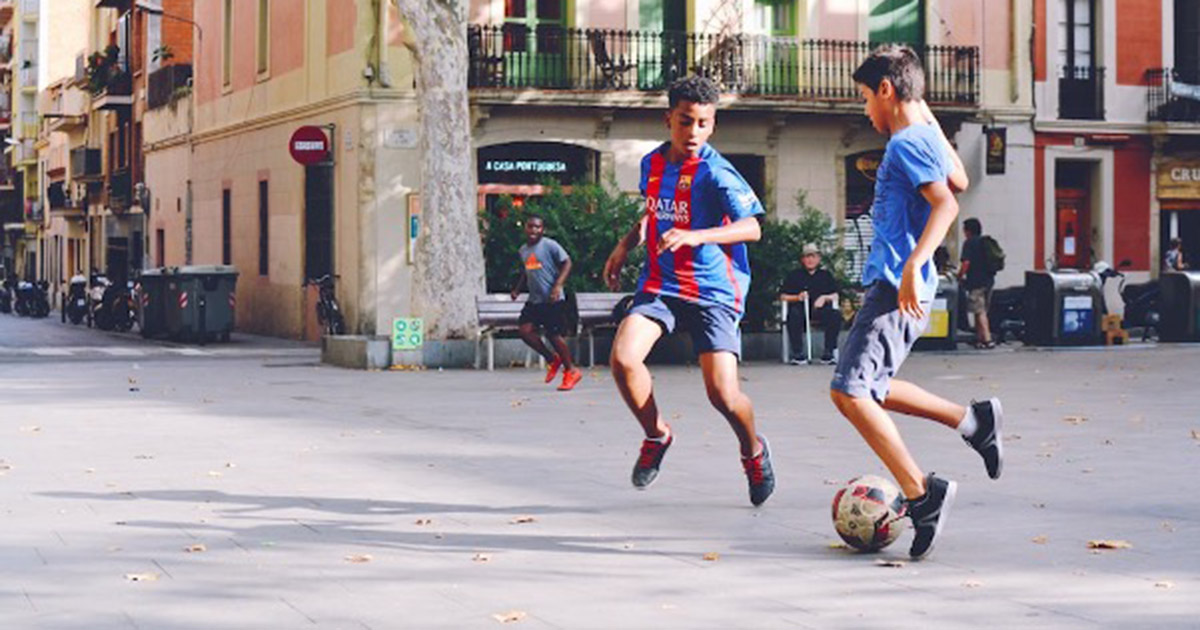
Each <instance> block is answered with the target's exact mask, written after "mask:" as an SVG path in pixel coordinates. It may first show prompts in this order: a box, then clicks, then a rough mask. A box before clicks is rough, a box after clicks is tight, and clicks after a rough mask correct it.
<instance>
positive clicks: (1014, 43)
mask: <svg viewBox="0 0 1200 630" xmlns="http://www.w3.org/2000/svg"><path fill="white" fill-rule="evenodd" d="M1020 4H1021V0H1012V2H1010V3H1009V7H1008V21H1009V24H1008V29H1009V32H1010V33H1011V35H1010V37H1011V41H1010V42H1009V46H1008V98H1009V100H1010V101H1011V102H1013V103H1016V102H1017V101H1018V100H1020V99H1021V77H1020V76H1019V75H1020V73H1021V61H1020V60H1021V34H1020V32H1019V31H1018V26H1019V25H1020V23H1021V18H1020V16H1019V15H1018V14H1017V9H1018V8H1019V7H1018V5H1020ZM1031 61H1032V60H1031ZM1031 67H1032V64H1031Z"/></svg>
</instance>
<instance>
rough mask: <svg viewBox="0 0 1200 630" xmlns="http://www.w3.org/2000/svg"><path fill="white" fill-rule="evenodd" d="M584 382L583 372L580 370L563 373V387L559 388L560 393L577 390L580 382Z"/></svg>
mask: <svg viewBox="0 0 1200 630" xmlns="http://www.w3.org/2000/svg"><path fill="white" fill-rule="evenodd" d="M582 380H583V372H582V371H580V370H571V371H570V372H565V373H563V382H562V385H559V386H558V391H560V392H566V391H570V390H572V389H575V386H576V385H578V384H579V381H582Z"/></svg>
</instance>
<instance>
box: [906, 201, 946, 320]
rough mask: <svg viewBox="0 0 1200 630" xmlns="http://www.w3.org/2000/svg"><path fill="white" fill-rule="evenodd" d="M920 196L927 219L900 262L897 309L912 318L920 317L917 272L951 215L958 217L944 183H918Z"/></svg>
mask: <svg viewBox="0 0 1200 630" xmlns="http://www.w3.org/2000/svg"><path fill="white" fill-rule="evenodd" d="M921 195H922V196H923V197H925V200H926V201H928V202H929V208H930V210H929V220H928V221H926V222H925V230H924V231H923V232H921V238H920V239H918V240H917V246H916V247H915V248H914V249H913V252H912V254H910V255H909V256H908V260H907V261H906V262H905V263H904V272H903V274H902V275H901V277H900V297H899V306H900V312H901V313H904V314H906V315H912V316H913V317H923V316H924V311H923V309H922V308H921V303H920V302H919V299H918V296H917V274H919V273H921V268H922V267H924V266H925V263H927V262H929V259H930V258H932V257H933V250H935V249H937V246H938V244H939V243H941V242H942V239H943V238H945V237H946V232H947V231H948V230H949V229H950V226H951V225H952V224H953V223H954V217H956V216H958V201H957V200H956V199H955V198H954V193H953V192H951V191H950V187H949V186H947V185H946V184H945V183H943V182H930V183H928V184H925V185H924V186H921Z"/></svg>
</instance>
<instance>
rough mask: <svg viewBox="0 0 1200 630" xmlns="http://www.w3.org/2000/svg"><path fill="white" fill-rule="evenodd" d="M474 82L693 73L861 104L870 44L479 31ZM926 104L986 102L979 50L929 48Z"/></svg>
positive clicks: (576, 84) (618, 83) (529, 83)
mask: <svg viewBox="0 0 1200 630" xmlns="http://www.w3.org/2000/svg"><path fill="white" fill-rule="evenodd" d="M468 47H469V49H470V55H471V59H470V70H469V72H470V76H469V84H470V87H472V88H476V89H479V88H483V89H489V88H494V89H542V90H563V91H613V90H633V91H642V92H655V91H661V90H664V89H666V86H667V85H669V84H670V83H671V81H673V80H675V79H676V78H679V77H681V76H685V75H687V74H699V75H703V76H708V77H711V78H712V79H714V80H716V81H717V83H718V84H719V85H720V86H721V89H722V90H723V91H725V92H728V93H736V94H745V95H755V96H777V97H791V98H797V99H802V100H820V101H853V100H857V99H858V98H859V94H858V89H857V88H856V87H855V85H854V80H853V79H852V78H851V75H852V74H853V72H854V70H855V68H857V67H858V64H859V63H861V62H862V60H863V59H864V58H865V57H866V56H867V54H868V53H869V52H870V50H871V47H872V45H871V44H870V43H868V42H859V41H837V40H800V39H795V38H789V37H770V36H763V35H744V34H739V35H721V34H708V33H684V32H649V31H615V30H602V29H574V28H562V27H557V26H555V27H545V26H542V27H538V28H537V29H529V28H528V27H526V26H524V25H521V24H505V25H472V26H471V27H469V29H468ZM918 52H919V54H920V55H921V56H922V58H923V59H924V62H925V67H926V77H927V80H926V98H927V100H929V101H930V102H935V103H941V104H955V105H963V106H975V105H978V104H979V89H980V70H979V60H980V56H979V48H978V47H974V46H923V47H921V48H920V49H919V51H918Z"/></svg>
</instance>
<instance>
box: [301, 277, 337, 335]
mask: <svg viewBox="0 0 1200 630" xmlns="http://www.w3.org/2000/svg"><path fill="white" fill-rule="evenodd" d="M334 277H335V276H332V275H330V274H325V275H323V276H321V277H319V278H309V279H308V280H305V281H304V285H305V286H308V285H316V287H317V322H318V323H319V324H320V326H321V330H322V331H323V332H324V333H325V334H327V335H344V334H346V319H345V318H344V317H343V316H342V308H341V307H340V306H339V305H338V301H337V297H336V296H335V295H334V292H333V279H334Z"/></svg>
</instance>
